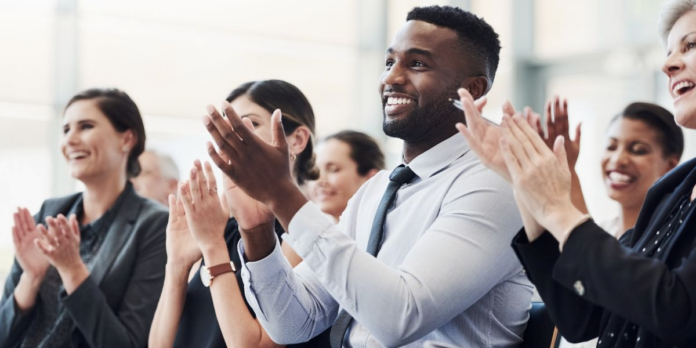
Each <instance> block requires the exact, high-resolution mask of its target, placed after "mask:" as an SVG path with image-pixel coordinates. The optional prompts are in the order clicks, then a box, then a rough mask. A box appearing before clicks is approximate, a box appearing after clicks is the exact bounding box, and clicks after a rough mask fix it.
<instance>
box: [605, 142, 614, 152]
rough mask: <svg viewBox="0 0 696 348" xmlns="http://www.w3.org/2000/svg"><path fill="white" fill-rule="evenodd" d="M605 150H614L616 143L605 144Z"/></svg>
mask: <svg viewBox="0 0 696 348" xmlns="http://www.w3.org/2000/svg"><path fill="white" fill-rule="evenodd" d="M606 150H607V151H616V144H613V143H609V144H607V147H606Z"/></svg>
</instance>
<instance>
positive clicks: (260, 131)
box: [230, 94, 271, 142]
mask: <svg viewBox="0 0 696 348" xmlns="http://www.w3.org/2000/svg"><path fill="white" fill-rule="evenodd" d="M230 105H232V108H233V109H234V111H235V112H236V113H237V115H239V117H241V118H242V119H244V118H248V119H249V120H250V121H251V123H252V124H253V125H254V130H255V131H256V135H258V136H259V137H260V138H261V139H263V140H264V141H266V142H271V113H270V112H268V111H267V110H266V109H264V108H262V107H261V106H260V105H259V104H256V103H254V102H253V101H252V100H251V99H250V98H249V97H248V96H247V95H246V94H244V95H241V96H239V97H238V98H237V99H235V100H233V101H232V102H230Z"/></svg>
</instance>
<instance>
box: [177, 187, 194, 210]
mask: <svg viewBox="0 0 696 348" xmlns="http://www.w3.org/2000/svg"><path fill="white" fill-rule="evenodd" d="M179 197H181V199H180V201H181V203H182V205H183V207H184V211H185V212H186V214H187V215H190V214H191V213H192V212H193V209H194V207H193V198H192V197H191V191H190V182H188V181H187V182H184V183H182V184H181V185H179Z"/></svg>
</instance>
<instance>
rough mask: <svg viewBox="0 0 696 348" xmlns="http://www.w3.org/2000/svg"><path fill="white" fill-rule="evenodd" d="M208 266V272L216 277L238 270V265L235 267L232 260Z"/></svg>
mask: <svg viewBox="0 0 696 348" xmlns="http://www.w3.org/2000/svg"><path fill="white" fill-rule="evenodd" d="M207 268H208V272H209V273H210V277H211V278H215V277H217V276H219V275H220V274H224V273H228V272H236V271H237V269H236V267H234V263H232V262H225V263H221V264H219V265H215V266H210V267H207Z"/></svg>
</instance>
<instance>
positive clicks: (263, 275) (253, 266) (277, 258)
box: [237, 236, 287, 284]
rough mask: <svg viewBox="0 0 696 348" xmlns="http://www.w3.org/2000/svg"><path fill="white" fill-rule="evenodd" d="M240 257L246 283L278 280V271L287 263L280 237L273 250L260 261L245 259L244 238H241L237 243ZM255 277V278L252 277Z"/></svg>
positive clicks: (243, 278)
mask: <svg viewBox="0 0 696 348" xmlns="http://www.w3.org/2000/svg"><path fill="white" fill-rule="evenodd" d="M237 250H238V252H239V259H240V260H242V280H244V282H245V283H248V284H252V282H253V283H266V282H277V281H278V278H277V277H278V272H279V271H281V270H282V269H283V267H282V265H283V263H287V260H286V259H285V255H283V251H282V250H281V248H280V243H279V242H278V237H277V236H276V245H275V247H274V248H273V251H272V252H271V253H270V254H269V255H268V256H266V257H264V258H263V259H261V260H258V261H253V262H251V261H244V260H245V257H244V240H243V239H242V240H240V241H239V244H238V245H237ZM252 277H253V279H252Z"/></svg>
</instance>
